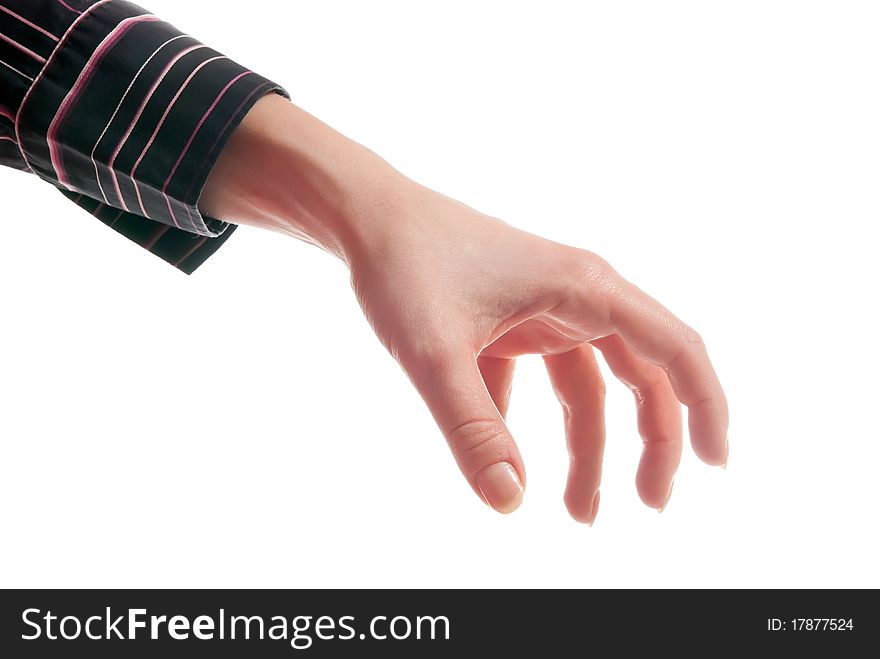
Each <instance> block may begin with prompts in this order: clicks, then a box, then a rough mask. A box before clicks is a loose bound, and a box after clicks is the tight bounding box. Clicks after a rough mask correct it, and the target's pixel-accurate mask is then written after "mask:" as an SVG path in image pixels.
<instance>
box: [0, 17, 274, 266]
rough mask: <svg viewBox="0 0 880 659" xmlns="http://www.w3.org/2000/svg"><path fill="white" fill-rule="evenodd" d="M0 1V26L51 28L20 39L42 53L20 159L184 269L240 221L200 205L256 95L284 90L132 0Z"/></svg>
mask: <svg viewBox="0 0 880 659" xmlns="http://www.w3.org/2000/svg"><path fill="white" fill-rule="evenodd" d="M16 4H17V5H21V8H20V9H19V11H15V10H16V9H17V8H16V7H15V6H14V5H16ZM3 7H5V9H4V11H3V12H2V14H0V17H3V18H4V20H3V21H0V34H2V33H3V27H4V25H6V24H10V23H14V22H15V20H16V19H15V17H11V16H9V14H10V13H12V14H15V15H16V16H17V17H18V19H21V20H19V21H18V22H19V23H20V24H21V27H20V29H19V30H18V31H17V32H14V33H13V34H14V35H18V36H21V38H22V40H24V37H26V36H27V33H28V32H30V33H36V32H37V31H38V30H35V29H33V28H38V29H39V30H40V31H42V32H45V33H46V34H49V35H51V38H49V39H45V38H44V39H43V41H47V42H50V43H51V45H52V47H51V48H48V49H47V50H45V51H40V50H39V49H35V48H36V42H34V43H33V44H31V45H33V46H34V48H30V47H29V46H25V45H24V44H22V45H23V47H27V49H28V50H31V51H32V54H33V55H35V56H36V57H37V58H38V59H36V65H37V66H35V67H32V68H30V69H25V70H23V71H21V72H22V73H24V74H25V76H26V77H31V78H32V80H31V81H30V82H29V83H27V91H26V92H25V93H24V96H23V98H22V99H21V102H20V105H19V107H18V110H17V112H16V114H15V135H14V139H15V141H16V142H17V144H18V147H19V151H20V155H21V159H22V160H23V164H24V167H23V168H26V169H28V170H29V171H31V172H33V173H35V174H37V175H38V176H40V177H41V178H43V179H44V180H46V181H48V182H49V183H51V184H53V185H54V186H55V187H57V188H58V189H60V190H61V191H62V193H63V194H64V195H65V196H67V197H68V198H69V199H70V200H72V201H73V202H74V203H76V204H77V205H78V206H80V207H82V208H84V209H85V210H87V211H88V212H89V213H91V214H92V215H94V216H95V217H97V218H98V219H99V220H101V221H102V222H104V223H105V224H107V225H108V226H110V227H111V228H113V229H114V230H115V231H117V232H118V233H120V234H122V235H124V236H125V237H127V238H129V239H130V240H132V241H134V242H135V243H137V244H138V245H140V246H141V247H143V248H144V249H147V250H148V251H149V252H151V253H153V254H155V255H157V256H159V257H160V258H162V259H163V260H165V261H166V262H168V263H170V264H171V265H172V266H174V267H175V268H178V269H179V270H181V271H182V272H184V273H186V274H192V272H193V271H195V269H196V268H198V267H199V266H200V265H201V264H202V263H204V262H205V261H206V260H207V259H208V258H209V257H210V256H211V255H212V254H213V253H214V252H216V251H217V249H219V247H220V246H221V245H222V244H223V243H224V242H225V241H226V240H227V239H228V238H229V236H230V235H231V234H232V232H233V231H234V229H235V228H236V226H235V225H232V224H229V223H226V222H222V221H220V220H218V219H215V218H211V217H205V216H203V215H202V214H201V213H200V212H199V208H198V201H199V197H200V196H201V192H202V188H203V187H204V185H205V182H206V181H207V179H208V176H209V174H210V172H211V170H212V168H213V166H214V164H215V163H216V161H217V158H218V157H219V155H220V153H221V152H222V150H223V147H224V146H225V144H226V142H227V140H228V139H229V137H230V136H231V134H232V133H233V132H234V130H235V128H236V127H237V126H238V124H239V123H240V122H241V120H242V119H243V118H244V117H245V115H246V114H247V113H248V111H249V110H250V109H251V107H252V106H253V104H254V103H256V102H257V100H259V98H261V96H263V95H264V94H267V93H270V92H275V93H279V94H282V95H283V96H285V97H287V98H289V95H288V94H287V92H286V91H285V90H284V89H282V88H281V87H280V86H279V85H277V84H275V83H273V82H272V81H270V80H268V79H266V78H264V77H262V76H260V75H258V74H257V73H254V72H252V71H250V70H248V69H247V68H245V67H243V66H241V65H239V64H237V63H236V62H234V61H233V60H231V59H229V58H228V57H226V56H224V55H222V54H221V53H219V52H217V51H216V50H213V49H211V48H210V47H208V46H205V45H204V44H201V43H200V42H198V41H197V40H196V39H194V38H192V37H190V36H188V35H186V34H183V33H182V32H180V31H179V30H177V29H176V28H174V27H173V26H172V25H170V24H168V23H166V22H164V21H162V20H160V19H159V18H157V17H156V16H154V15H153V14H151V13H149V12H148V11H146V10H144V9H142V8H140V7H138V6H137V5H135V4H132V3H130V2H124V1H122V0H91V1H82V0H80V1H79V2H77V0H66V2H60V0H53V1H51V2H44V1H40V2H33V1H32V0H27V2H18V3H14V2H9V1H8V0H0V8H3ZM5 19H12V20H11V21H7V20H5ZM50 19H51V20H50ZM22 21H23V22H22ZM29 24H30V26H32V27H29ZM0 59H2V50H0ZM31 59H33V58H31ZM40 59H42V60H43V61H42V62H40V61H39V60H40ZM31 73H33V75H32V76H31V75H29V74H31ZM7 114H9V113H7Z"/></svg>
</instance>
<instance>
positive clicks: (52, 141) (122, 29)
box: [46, 14, 159, 190]
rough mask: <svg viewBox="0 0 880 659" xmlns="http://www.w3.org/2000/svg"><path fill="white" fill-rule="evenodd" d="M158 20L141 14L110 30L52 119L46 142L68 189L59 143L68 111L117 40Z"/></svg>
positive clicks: (59, 177) (54, 167)
mask: <svg viewBox="0 0 880 659" xmlns="http://www.w3.org/2000/svg"><path fill="white" fill-rule="evenodd" d="M158 20H159V19H158V18H156V17H155V16H153V15H152V14H143V15H141V16H133V17H132V18H126V19H125V20H124V21H122V22H121V23H119V25H117V26H116V27H115V28H114V29H113V31H112V32H110V34H108V35H107V36H106V37H104V40H103V41H102V42H101V44H100V45H99V46H98V48H97V49H96V50H95V52H94V53H92V56H91V57H90V58H89V60H88V62H86V65H85V66H84V67H83V70H82V71H81V72H80V74H79V77H78V78H77V79H76V82H75V83H74V84H73V87H71V89H70V91H69V92H67V96H65V97H64V100H63V101H62V102H61V106H60V107H59V108H58V111H57V112H56V113H55V117H54V118H53V119H52V123H50V124H49V130H48V131H47V133H46V142H47V143H48V144H49V155H50V158H51V160H52V167H53V169H54V170H55V175H56V178H57V180H58V182H59V183H60V184H61V185H63V186H64V187H65V188H67V189H68V190H72V189H73V188H71V187H70V184H69V182H68V181H67V176H66V175H65V173H64V165H63V162H62V156H61V145H60V144H59V143H58V129H59V128H60V127H61V124H62V122H63V121H64V119H65V118H66V117H67V114H68V112H70V109H71V107H73V103H74V102H75V101H76V99H77V97H78V96H79V94H80V93H81V92H82V90H83V88H84V87H85V86H86V85H87V84H88V83H89V81H90V80H91V79H92V77H93V76H94V74H95V70H96V68H97V66H98V63H99V62H100V61H101V60H102V59H103V58H104V56H105V55H106V54H107V51H109V50H110V49H111V48H112V47H113V46H114V45H115V44H116V42H118V41H119V40H120V39H121V38H122V37H123V35H125V33H126V32H128V31H129V30H130V29H131V28H132V27H134V26H135V25H137V24H138V23H146V22H153V21H158Z"/></svg>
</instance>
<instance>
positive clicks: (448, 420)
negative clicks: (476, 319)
mask: <svg viewBox="0 0 880 659" xmlns="http://www.w3.org/2000/svg"><path fill="white" fill-rule="evenodd" d="M403 367H404V370H406V372H407V373H408V375H409V376H410V379H411V380H412V382H413V384H414V385H415V387H416V389H418V391H419V394H421V396H422V398H423V399H424V400H425V403H427V405H428V408H429V409H430V410H431V414H432V415H433V416H434V420H435V421H436V422H437V425H438V426H439V427H440V430H441V431H442V432H443V435H444V437H446V441H447V443H448V444H449V448H450V449H452V454H453V456H454V457H455V461H456V462H457V463H458V466H459V468H460V469H461V472H462V474H464V477H465V478H466V479H467V480H468V483H470V485H471V487H472V488H473V489H474V491H475V492H476V493H477V494H478V495H479V496H480V498H482V499H483V500H484V501H485V502H486V503H487V504H489V505H490V506H491V507H492V508H494V509H495V510H497V511H498V512H500V513H511V512H513V511H514V510H516V509H517V508H518V507H519V505H520V503H521V502H522V497H523V483H525V468H524V466H523V462H522V457H521V456H520V454H519V449H517V447H516V444H515V442H514V441H513V437H512V436H511V434H510V431H509V430H508V429H507V426H506V425H505V423H504V419H503V418H502V416H501V414H500V413H499V412H498V408H497V407H496V406H495V403H494V402H493V400H492V397H491V396H490V395H489V392H488V390H487V389H486V384H485V383H484V381H483V377H482V375H481V374H480V369H479V366H478V364H477V360H476V358H475V357H474V356H473V355H468V354H461V353H459V352H453V353H444V354H440V355H437V354H433V355H430V356H424V355H422V356H420V358H418V359H416V360H415V361H413V362H410V363H408V364H403Z"/></svg>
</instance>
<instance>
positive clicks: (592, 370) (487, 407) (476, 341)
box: [203, 99, 728, 524]
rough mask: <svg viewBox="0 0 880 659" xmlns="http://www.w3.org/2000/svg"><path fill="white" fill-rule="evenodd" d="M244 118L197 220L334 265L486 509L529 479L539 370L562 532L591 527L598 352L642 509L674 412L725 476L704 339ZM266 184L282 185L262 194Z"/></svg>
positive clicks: (315, 141)
mask: <svg viewBox="0 0 880 659" xmlns="http://www.w3.org/2000/svg"><path fill="white" fill-rule="evenodd" d="M251 115H253V116H251ZM251 115H249V117H248V118H247V119H246V121H245V124H243V126H242V128H241V129H240V130H239V131H238V132H237V133H236V135H235V136H234V137H233V141H232V142H231V143H230V146H229V147H228V148H227V150H226V151H224V154H223V156H222V158H221V161H220V163H218V166H217V169H216V170H215V172H214V174H212V181H209V187H208V188H207V189H206V191H205V196H204V197H203V200H204V201H203V208H205V209H206V210H207V211H208V212H210V213H211V214H212V215H213V216H216V217H221V216H222V219H227V220H230V221H238V222H239V223H246V224H253V225H256V226H264V227H267V228H270V229H273V230H276V231H280V232H283V233H287V234H290V235H295V236H297V237H300V238H302V237H306V239H308V240H309V241H311V242H315V243H317V244H319V245H320V246H322V247H324V248H325V249H327V250H328V251H331V252H333V253H334V254H336V255H338V256H339V257H340V258H342V259H343V260H344V261H345V262H346V263H347V264H348V266H349V267H350V269H351V276H352V284H353V287H354V290H355V293H356V295H357V297H358V300H359V301H360V304H361V306H362V308H363V310H364V313H365V314H366V317H367V319H368V320H369V322H370V324H371V325H372V327H373V328H374V330H375V331H376V334H377V335H378V337H379V339H380V340H381V341H382V343H383V344H384V345H385V347H386V348H387V349H388V351H389V352H390V353H391V354H392V355H393V356H394V358H395V359H397V361H398V362H399V363H400V365H401V366H402V367H403V369H404V371H405V372H406V373H407V374H408V375H409V377H410V379H411V380H412V382H413V384H414V385H415V387H416V388H417V389H418V391H419V393H420V394H421V396H422V397H423V398H424V400H425V402H426V403H427V405H428V407H429V408H430V410H431V413H432V414H433V416H434V419H435V420H436V422H437V424H438V426H439V427H440V430H441V431H442V433H443V435H444V436H445V438H446V440H447V442H448V443H449V446H450V448H451V450H452V453H453V455H454V456H455V459H456V461H457V463H458V466H459V468H460V469H461V471H462V473H463V474H464V476H465V478H466V479H467V480H468V482H469V483H470V485H471V487H472V488H473V489H474V491H475V492H476V493H477V495H478V496H480V498H482V499H483V500H484V501H485V502H486V503H488V504H489V505H490V506H492V507H493V508H494V509H495V510H497V511H499V512H502V513H509V512H512V511H513V510H515V509H516V508H517V507H518V506H519V505H520V502H521V500H522V496H523V488H524V485H525V482H526V477H525V467H524V465H523V461H522V458H521V457H520V453H519V451H518V449H517V447H516V444H515V442H514V440H513V438H512V436H511V434H510V432H509V430H508V429H507V427H506V425H505V422H504V416H505V414H506V411H507V405H508V400H509V396H510V388H511V382H512V379H513V371H514V360H515V358H516V357H518V356H519V355H522V354H527V353H532V354H541V355H543V356H544V361H545V364H546V367H547V372H548V374H549V376H550V381H551V383H552V385H553V388H554V390H555V392H556V395H557V397H558V399H559V401H560V403H561V404H562V408H563V412H564V416H565V428H566V439H567V443H568V449H569V453H570V457H571V462H570V468H569V474H568V483H567V487H566V491H565V503H566V506H567V507H568V510H569V512H570V514H571V516H572V517H574V519H576V520H578V521H581V522H585V523H589V524H592V522H593V521H594V520H595V517H596V513H597V510H598V505H599V484H600V478H601V471H602V455H603V450H604V442H605V431H604V411H603V405H604V395H605V387H604V383H603V381H602V377H601V375H600V372H599V368H598V364H597V361H596V356H595V351H594V348H596V349H598V350H599V352H600V353H601V354H602V356H603V358H604V359H605V361H606V362H607V364H608V366H609V367H610V368H611V370H612V372H613V373H614V374H615V375H616V376H617V377H618V378H619V379H620V380H621V381H622V382H624V383H625V384H626V386H628V387H629V388H630V389H631V390H632V392H633V393H634V395H635V399H636V408H637V415H638V428H639V432H640V434H641V437H642V440H643V442H644V450H643V453H642V458H641V462H640V465H639V469H638V474H637V478H636V485H637V489H638V492H639V495H640V497H641V499H642V501H644V503H645V504H647V505H648V506H651V507H654V508H658V509H660V510H662V509H663V507H664V506H665V505H666V502H667V501H668V499H669V495H670V493H671V489H672V482H673V478H674V476H675V472H676V470H677V468H678V465H679V460H680V457H681V445H682V427H681V426H682V423H681V404H682V403H683V404H684V405H686V406H687V407H688V422H689V431H690V439H691V444H692V446H693V448H694V451H695V452H696V454H697V455H698V456H699V457H700V458H701V459H702V460H703V461H704V462H706V463H708V464H710V465H722V466H723V465H725V464H726V462H727V452H728V447H727V425H728V412H727V403H726V400H725V397H724V393H723V391H722V389H721V386H720V384H719V382H718V379H717V377H716V375H715V372H714V370H713V368H712V366H711V364H710V362H709V358H708V356H707V353H706V349H705V347H704V344H703V342H702V340H701V338H700V336H699V335H698V334H697V333H696V332H695V331H694V330H693V329H691V328H690V327H689V326H687V325H686V324H684V323H683V322H682V321H680V320H679V319H677V318H676V317H675V316H673V315H672V314H671V313H670V312H669V311H667V310H666V309H665V308H664V307H663V306H661V305H660V304H659V303H658V302H657V301H655V300H654V299H652V298H651V297H649V296H648V295H646V294H645V293H643V292H642V291H641V290H639V289H638V288H636V287H635V286H634V285H633V284H631V283H629V282H628V281H626V280H625V279H623V278H622V277H621V276H620V275H619V274H617V273H616V272H615V271H614V269H613V268H612V267H611V266H610V265H608V263H606V262H605V261H604V260H602V259H601V258H600V257H598V256H597V255H595V254H592V253H590V252H587V251H584V250H581V249H576V248H573V247H568V246H565V245H561V244H558V243H554V242H551V241H548V240H545V239H543V238H539V237H537V236H534V235H531V234H528V233H525V232H523V231H519V230H517V229H514V228H512V227H510V226H509V225H507V224H505V223H503V222H502V221H500V220H498V219H495V218H491V217H487V216H485V215H482V214H480V213H478V212H476V211H474V210H473V209H470V208H468V207H467V206H464V205H463V204H461V203H459V202H456V201H454V200H452V199H449V198H448V197H444V196H443V195H440V194H438V193H436V192H433V191H431V190H428V189H427V188H424V187H422V186H420V185H418V184H416V183H414V182H412V181H410V180H408V179H406V178H405V177H403V176H402V175H400V174H399V173H397V172H395V171H394V170H392V169H391V168H390V166H388V165H387V163H384V161H381V159H379V158H378V157H376V156H375V154H372V153H371V152H368V151H367V150H366V149H364V148H363V147H360V146H359V145H355V144H354V143H352V142H350V141H349V140H346V139H345V138H343V137H342V136H341V135H339V134H338V133H336V132H335V131H332V129H329V127H327V126H325V125H323V124H321V123H320V122H318V121H317V120H316V119H314V118H313V117H310V116H309V115H307V114H305V113H303V112H302V111H301V110H299V109H297V108H295V106H292V105H290V104H289V103H287V102H286V101H283V100H281V99H278V100H273V101H271V103H265V102H261V103H260V104H258V105H257V106H256V107H255V109H254V110H253V111H252V113H251ZM270 126H271V127H272V128H271V129H269V128H268V127H270ZM279 127H286V128H287V130H284V131H282V132H283V133H284V135H287V136H288V137H286V138H279V137H278V132H279ZM291 136H295V137H291ZM258 163H261V164H262V166H260V167H257V164H258ZM271 171H282V172H287V174H286V176H285V178H284V181H277V182H272V181H271V180H267V179H271V176H269V177H267V176H266V172H271ZM250 172H259V173H260V174H259V175H254V174H251V173H250ZM254 200H257V201H258V202H259V203H256V204H255V203H254ZM255 208H257V210H255Z"/></svg>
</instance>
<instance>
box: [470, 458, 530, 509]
mask: <svg viewBox="0 0 880 659" xmlns="http://www.w3.org/2000/svg"><path fill="white" fill-rule="evenodd" d="M477 487H478V488H479V489H480V493H481V494H482V495H483V498H485V499H486V502H487V503H488V504H489V505H490V506H492V507H493V508H494V509H495V510H497V511H498V512H499V513H504V514H507V513H512V512H513V511H514V510H516V509H517V508H519V504H520V503H522V498H523V487H522V483H520V481H519V476H517V475H516V470H514V468H513V467H512V466H511V465H510V464H509V463H507V462H498V463H496V464H493V465H489V466H488V467H486V468H485V469H483V471H481V472H480V473H479V474H477Z"/></svg>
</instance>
